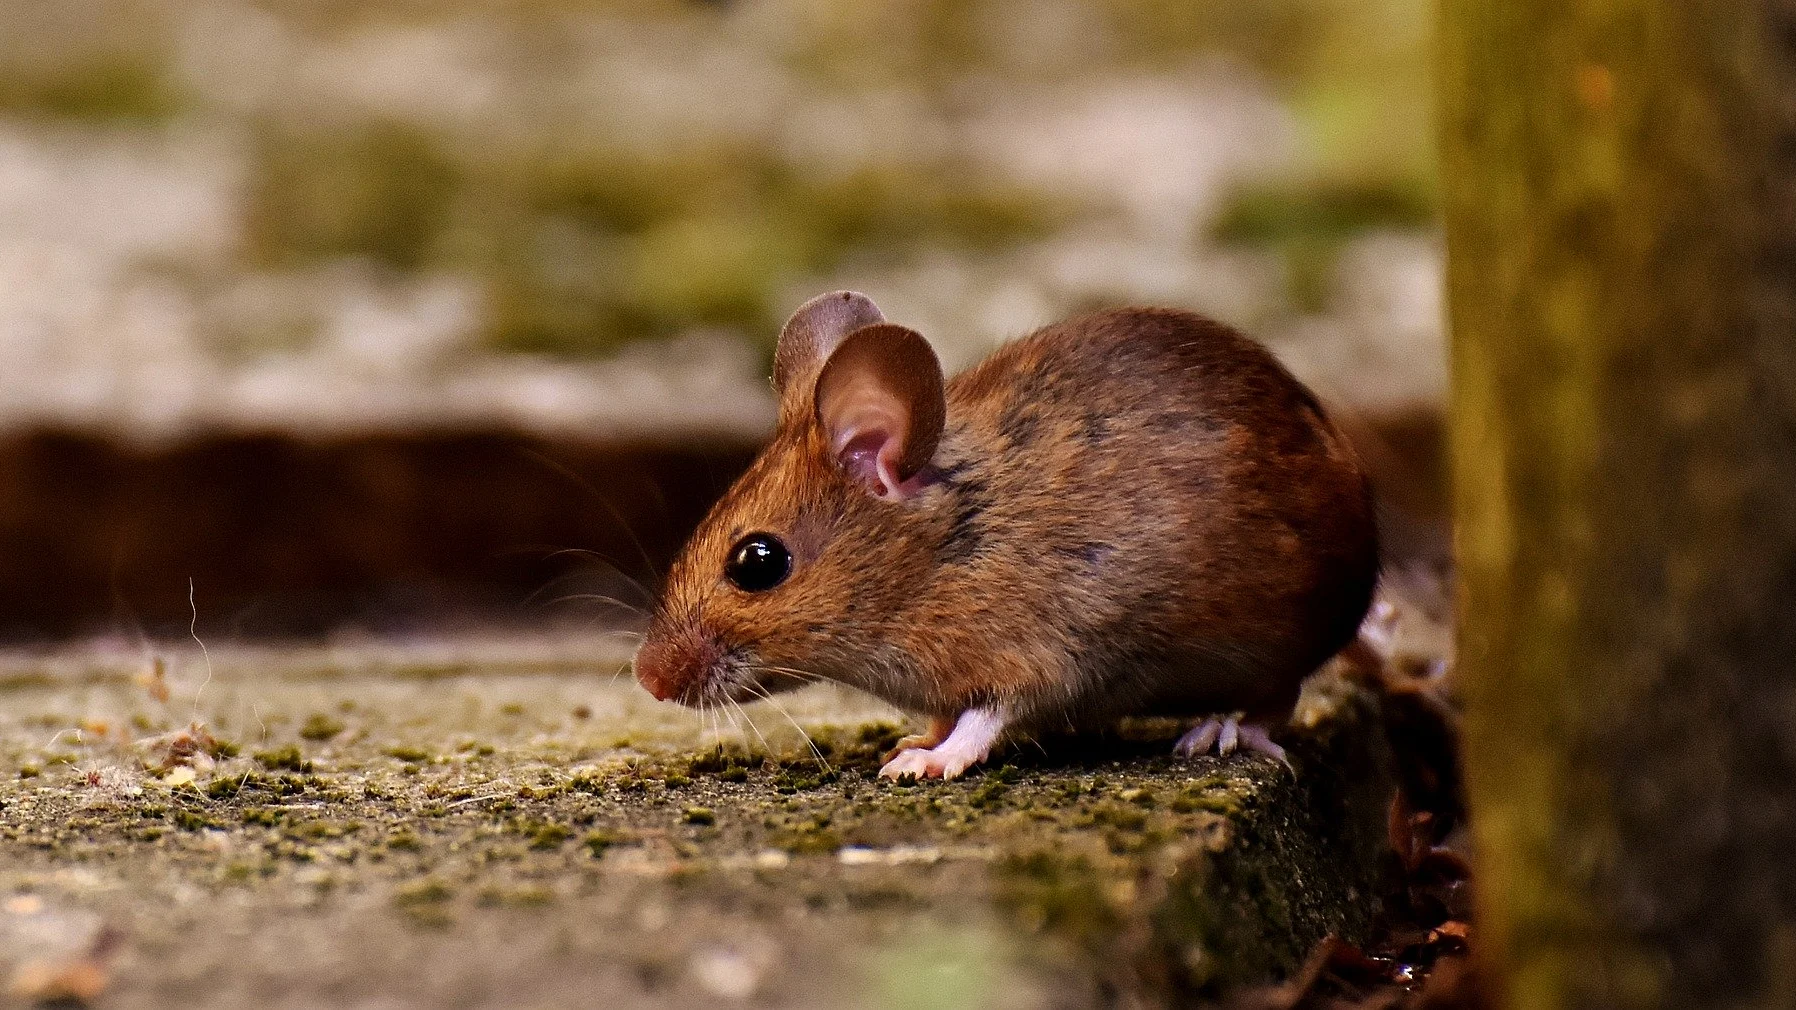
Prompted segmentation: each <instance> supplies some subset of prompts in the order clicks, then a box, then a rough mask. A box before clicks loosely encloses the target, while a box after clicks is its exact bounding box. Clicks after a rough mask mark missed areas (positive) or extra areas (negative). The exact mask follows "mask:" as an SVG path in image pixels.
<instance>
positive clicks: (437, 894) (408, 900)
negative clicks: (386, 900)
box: [393, 879, 455, 906]
mask: <svg viewBox="0 0 1796 1010" xmlns="http://www.w3.org/2000/svg"><path fill="white" fill-rule="evenodd" d="M454 897H455V890H454V889H453V888H451V887H450V886H449V885H448V884H446V883H444V882H442V881H440V880H431V879H424V880H417V881H413V882H412V883H409V884H406V885H404V886H402V887H400V888H398V889H396V890H395V891H394V892H393V903H394V904H396V905H400V906H413V905H440V904H442V903H443V902H446V901H449V900H450V899H452V898H454Z"/></svg>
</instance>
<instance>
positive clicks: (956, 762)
mask: <svg viewBox="0 0 1796 1010" xmlns="http://www.w3.org/2000/svg"><path fill="white" fill-rule="evenodd" d="M946 750H947V748H945V747H941V748H935V749H930V750H925V749H923V748H921V747H913V748H911V749H909V750H906V751H904V752H903V753H901V754H899V755H898V756H897V757H894V758H893V759H892V760H890V761H887V762H886V763H885V767H883V768H881V769H880V770H879V777H880V778H882V779H901V778H903V777H905V776H906V775H909V776H910V777H912V778H916V779H956V778H959V777H960V776H961V773H963V772H965V771H966V770H967V769H968V768H971V767H972V766H973V759H972V758H971V757H970V756H969V755H966V754H955V753H943V751H946Z"/></svg>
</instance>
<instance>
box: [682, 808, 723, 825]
mask: <svg viewBox="0 0 1796 1010" xmlns="http://www.w3.org/2000/svg"><path fill="white" fill-rule="evenodd" d="M680 819H681V820H682V821H685V822H686V823H687V824H716V823H717V812H716V811H714V810H712V809H711V808H709V807H687V808H686V809H685V810H684V811H682V812H681V813H680Z"/></svg>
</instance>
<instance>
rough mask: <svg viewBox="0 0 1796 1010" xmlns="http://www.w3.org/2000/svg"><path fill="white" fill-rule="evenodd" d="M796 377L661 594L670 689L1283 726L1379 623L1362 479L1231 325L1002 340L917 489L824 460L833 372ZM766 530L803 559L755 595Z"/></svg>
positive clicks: (658, 676) (959, 382)
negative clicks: (1360, 632) (813, 401)
mask: <svg viewBox="0 0 1796 1010" xmlns="http://www.w3.org/2000/svg"><path fill="white" fill-rule="evenodd" d="M819 301H821V300H819ZM868 304H869V305H870V304H871V303H868ZM834 311H836V312H837V313H838V314H841V312H842V310H841V308H840V306H838V307H837V308H836V309H835V310H834ZM791 328H792V327H790V326H789V327H788V329H789V330H790V329H791ZM807 339H809V338H807ZM813 342H815V341H813ZM823 346H824V350H825V351H827V349H828V342H827V341H824V342H823ZM782 365H783V368H782V371H783V373H784V374H783V376H782V377H787V378H788V382H787V384H786V388H784V389H782V409H781V421H780V425H779V428H778V430H777V432H776V433H775V436H774V438H773V441H772V443H771V444H770V445H769V446H768V447H767V449H766V450H765V452H763V454H762V455H761V456H760V457H759V459H757V460H756V462H755V463H754V464H753V466H751V467H750V469H749V470H748V472H747V473H746V474H745V475H744V476H743V477H742V478H741V480H740V481H738V483H737V484H736V485H735V487H734V488H732V489H731V490H730V492H729V493H728V494H727V495H726V496H725V497H724V498H723V500H722V501H720V502H719V503H718V504H717V506H716V507H715V508H714V509H713V510H712V512H711V514H710V516H709V517H708V518H707V519H706V520H705V521H704V523H703V524H701V526H700V527H699V530H698V532H697V533H696V534H695V535H694V536H693V538H692V541H691V542H690V543H689V544H688V545H687V547H686V550H685V551H684V552H683V554H682V555H681V557H680V558H679V560H678V561H677V562H676V563H675V565H674V568H673V571H672V573H671V575H670V577H669V580H668V583H667V588H666V591H665V593H664V597H663V600H662V602H661V606H660V608H659V610H658V612H657V614H656V617H655V620H654V623H653V626H652V627H651V629H650V632H649V635H648V639H647V642H646V644H645V645H644V648H643V650H642V653H641V656H640V657H639V661H638V666H639V676H642V677H643V678H644V683H645V684H652V685H653V686H656V687H660V688H662V690H660V691H658V692H657V693H660V694H663V695H664V696H665V695H677V696H679V697H680V698H681V699H682V700H684V701H686V702H688V703H696V702H698V701H701V700H703V698H705V697H712V696H715V694H717V693H722V694H726V695H728V696H730V697H733V698H736V699H738V700H746V699H748V698H750V697H752V695H753V693H754V691H755V690H780V689H784V688H787V687H795V686H798V685H799V684H800V683H802V682H803V680H804V679H809V678H813V677H820V678H826V679H830V680H835V681H838V682H841V683H844V684H849V685H852V686H855V687H859V688H862V689H865V690H867V691H870V692H872V693H873V694H876V695H878V696H880V697H882V698H885V699H886V700H888V701H890V702H892V703H894V704H896V705H898V706H900V707H902V708H906V709H909V710H912V711H917V712H923V713H928V714H930V715H932V716H937V717H952V716H953V715H955V714H956V713H959V712H961V711H963V710H965V709H967V708H969V707H971V706H974V705H979V704H986V703H998V704H1000V705H1001V706H1002V707H1003V708H1004V709H1005V710H1006V711H1007V712H1008V713H1010V715H1011V718H1012V719H1013V720H1014V722H1015V724H1017V725H1020V726H1021V727H1024V728H1029V727H1037V728H1039V727H1042V726H1049V725H1055V726H1067V727H1078V726H1085V725H1090V724H1092V723H1094V722H1099V721H1103V720H1108V719H1111V718H1114V717H1117V716H1122V715H1131V714H1162V715H1186V714H1193V715H1194V714H1209V713H1213V712H1230V711H1237V710H1239V711H1246V712H1247V713H1248V714H1249V716H1250V717H1257V718H1263V719H1264V718H1278V717H1282V716H1285V715H1287V714H1288V713H1289V711H1290V708H1291V706H1292V705H1293V703H1294V702H1295V700H1296V696H1297V690H1298V687H1299V685H1300V684H1301V682H1302V680H1303V679H1304V677H1305V676H1307V675H1308V674H1309V673H1310V672H1311V671H1313V670H1314V669H1315V668H1316V667H1317V666H1318V665H1320V664H1321V663H1322V662H1323V661H1324V660H1326V659H1327V658H1328V657H1329V656H1331V655H1332V654H1334V653H1335V652H1336V651H1338V650H1339V649H1340V648H1341V647H1343V646H1345V645H1346V644H1347V643H1348V642H1349V641H1351V640H1352V638H1353V636H1354V634H1355V630H1356V629H1357V627H1358V625H1359V622H1360V620H1361V619H1362V618H1363V616H1364V615H1365V612H1366V609H1367V607H1368V605H1369V602H1370V599H1371V594H1372V588H1373V583H1374V581H1375V579H1376V575H1377V560H1376V558H1377V549H1376V536H1375V530H1374V521H1373V511H1372V502H1371V496H1370V494H1369V491H1368V487H1367V484H1366V480H1365V477H1364V475H1363V473H1362V471H1361V468H1360V464H1359V461H1358V459H1357V457H1356V456H1355V455H1354V453H1353V451H1352V450H1351V449H1350V448H1349V446H1348V445H1347V443H1346V440H1345V439H1344V438H1343V437H1341V435H1340V434H1339V432H1338V431H1337V430H1336V429H1335V428H1334V426H1333V425H1332V424H1331V423H1330V422H1329V421H1328V419H1327V418H1326V417H1325V416H1324V414H1323V411H1322V409H1321V407H1320V406H1319V405H1318V404H1317V403H1316V401H1315V398H1314V397H1313V396H1312V395H1311V394H1310V393H1309V391H1308V390H1306V389H1305V388H1304V387H1303V386H1302V385H1301V384H1299V383H1298V382H1297V381H1296V380H1295V379H1294V378H1292V377H1291V375H1290V374H1289V373H1287V372H1286V371H1285V370H1284V369H1283V368H1282V367H1281V366H1280V365H1279V364H1278V363H1277V362H1276V361H1275V360H1274V359H1273V358H1272V357H1271V355H1270V354H1268V353H1267V352H1266V351H1265V350H1264V349H1263V348H1261V347H1260V346H1259V345H1258V344H1256V343H1254V342H1253V341H1251V340H1248V339H1247V338H1245V337H1243V336H1241V335H1240V334H1238V333H1236V332H1234V331H1233V330H1231V329H1229V328H1227V327H1225V326H1222V325H1220V324H1218V323H1215V322H1211V321H1209V320H1206V319H1204V318H1202V317H1199V316H1196V315H1193V314H1190V313H1186V312H1179V311H1173V310H1166V309H1120V310H1115V311H1109V312H1101V313H1097V314H1095V315H1090V316H1085V317H1082V318H1078V319H1073V320H1069V321H1066V322H1062V323H1058V324H1056V325H1053V326H1049V327H1047V328H1045V329H1042V330H1040V331H1037V332H1036V333H1034V334H1031V335H1030V336H1028V337H1025V338H1023V339H1021V340H1018V341H1016V342H1014V343H1011V344H1008V345H1006V346H1005V347H1003V348H1001V349H999V350H998V351H997V352H995V353H994V354H992V355H991V356H990V357H989V358H987V359H986V360H985V361H983V362H981V363H980V364H979V365H977V366H976V367H974V368H972V369H970V370H968V371H967V372H964V373H962V374H961V375H959V376H956V377H955V378H954V379H953V380H952V381H950V382H949V383H948V385H947V391H946V402H947V420H946V424H945V426H944V429H943V431H942V434H941V439H940V442H939V444H938V445H937V446H936V448H935V451H934V453H933V455H932V457H931V461H930V463H929V465H928V466H927V467H926V468H925V470H924V471H923V473H922V477H921V479H922V487H921V490H920V491H919V492H917V493H916V494H915V495H914V497H910V498H908V499H906V500H896V501H890V500H882V499H880V498H878V497H875V496H874V495H872V494H869V493H868V492H867V490H866V489H865V488H864V486H863V485H861V484H859V483H857V482H856V481H855V480H853V479H852V478H851V477H850V476H849V475H848V474H847V473H845V472H844V470H843V468H842V467H841V466H840V465H838V463H837V460H836V459H835V457H834V456H833V454H832V452H831V447H830V445H829V440H828V436H827V434H826V433H825V432H824V431H823V430H822V429H821V427H820V426H819V424H818V423H817V422H816V421H815V419H814V414H813V412H812V411H811V410H810V409H809V406H808V404H809V400H810V396H811V384H813V383H814V382H815V376H816V374H817V370H818V368H820V367H821V365H820V364H819V363H815V362H806V361H805V360H803V359H802V356H801V355H797V354H793V355H789V356H788V357H785V358H782ZM792 377H796V378H792ZM755 531H766V532H770V533H773V534H775V535H777V536H779V537H780V538H781V539H782V540H783V541H784V542H785V544H786V545H787V546H788V548H789V549H790V550H791V553H792V556H793V558H794V563H793V569H792V573H791V575H790V577H789V578H788V579H787V581H786V582H785V583H784V584H782V585H780V586H778V587H776V588H774V589H772V590H769V591H766V592H762V593H754V594H750V593H744V592H742V591H740V590H738V589H736V588H735V587H734V586H732V585H731V584H730V583H729V582H728V581H726V580H725V578H724V575H723V570H724V560H725V557H726V554H727V552H728V551H729V550H730V548H731V546H732V545H733V544H734V543H735V542H736V541H737V540H738V539H739V538H740V537H741V536H742V535H744V534H746V533H750V532H755ZM750 683H752V684H753V685H754V687H753V688H750V687H747V686H746V685H747V684H750Z"/></svg>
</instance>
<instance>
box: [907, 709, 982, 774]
mask: <svg viewBox="0 0 1796 1010" xmlns="http://www.w3.org/2000/svg"><path fill="white" fill-rule="evenodd" d="M1004 721H1005V720H1004V717H1003V716H1002V715H1000V714H999V713H998V712H997V711H995V710H993V709H989V708H970V709H968V710H966V711H965V712H962V713H961V714H960V718H959V719H957V720H955V722H954V729H953V731H952V732H950V733H949V734H948V736H947V739H945V740H942V742H941V743H939V744H936V745H935V746H934V747H927V748H926V747H921V746H918V747H913V748H911V749H909V750H904V751H901V752H899V753H897V754H894V755H892V757H891V759H890V760H888V761H887V762H886V763H885V767H883V768H881V769H880V770H879V777H880V778H884V779H897V778H903V777H904V776H906V775H909V776H911V777H913V778H918V779H956V778H959V777H960V775H961V773H962V772H964V771H966V770H967V769H968V768H971V767H973V766H974V765H976V764H978V763H979V762H981V761H984V760H985V758H986V755H988V754H990V753H991V752H992V747H993V745H995V744H996V743H997V742H998V738H999V737H1000V736H1001V735H1003V732H1004Z"/></svg>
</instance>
